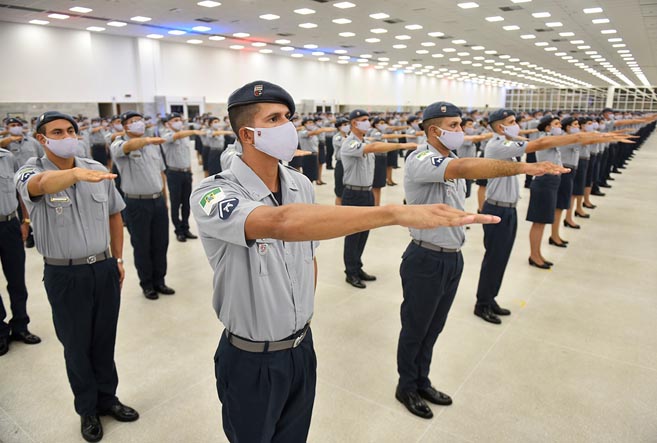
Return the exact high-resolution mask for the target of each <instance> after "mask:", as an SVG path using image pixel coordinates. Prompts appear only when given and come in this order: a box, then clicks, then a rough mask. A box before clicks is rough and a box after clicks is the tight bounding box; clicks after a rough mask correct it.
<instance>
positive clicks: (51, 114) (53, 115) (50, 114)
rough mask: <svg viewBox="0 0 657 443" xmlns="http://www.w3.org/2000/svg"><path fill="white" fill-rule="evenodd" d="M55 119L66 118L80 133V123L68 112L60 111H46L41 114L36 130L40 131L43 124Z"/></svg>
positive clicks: (76, 131)
mask: <svg viewBox="0 0 657 443" xmlns="http://www.w3.org/2000/svg"><path fill="white" fill-rule="evenodd" d="M55 120H66V121H68V122H69V123H71V124H72V125H73V129H75V133H76V134H77V133H78V124H77V122H76V121H75V120H74V119H73V117H71V116H70V115H68V114H64V113H62V112H59V111H47V112H44V113H43V114H41V115H40V116H39V118H38V119H37V125H36V132H39V129H41V126H43V125H45V124H46V123H50V122H52V121H55Z"/></svg>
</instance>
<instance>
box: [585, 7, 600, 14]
mask: <svg viewBox="0 0 657 443" xmlns="http://www.w3.org/2000/svg"><path fill="white" fill-rule="evenodd" d="M601 12H602V8H586V9H584V14H600V13H601Z"/></svg>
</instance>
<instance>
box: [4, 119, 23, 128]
mask: <svg viewBox="0 0 657 443" xmlns="http://www.w3.org/2000/svg"><path fill="white" fill-rule="evenodd" d="M11 123H18V124H19V125H21V126H23V121H22V120H21V119H20V118H16V117H10V118H8V119H7V120H5V124H7V125H9V124H11Z"/></svg>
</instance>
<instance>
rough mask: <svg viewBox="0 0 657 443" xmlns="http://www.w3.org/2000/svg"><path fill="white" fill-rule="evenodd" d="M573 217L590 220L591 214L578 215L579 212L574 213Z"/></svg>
mask: <svg viewBox="0 0 657 443" xmlns="http://www.w3.org/2000/svg"><path fill="white" fill-rule="evenodd" d="M575 217H581V218H591V214H580V213H579V212H577V211H575Z"/></svg>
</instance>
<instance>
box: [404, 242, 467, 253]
mask: <svg viewBox="0 0 657 443" xmlns="http://www.w3.org/2000/svg"><path fill="white" fill-rule="evenodd" d="M413 243H415V244H416V245H418V246H419V247H421V248H424V249H429V250H430V251H436V252H459V251H460V249H450V248H443V247H442V246H438V245H434V244H433V243H429V242H426V241H419V240H413Z"/></svg>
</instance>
